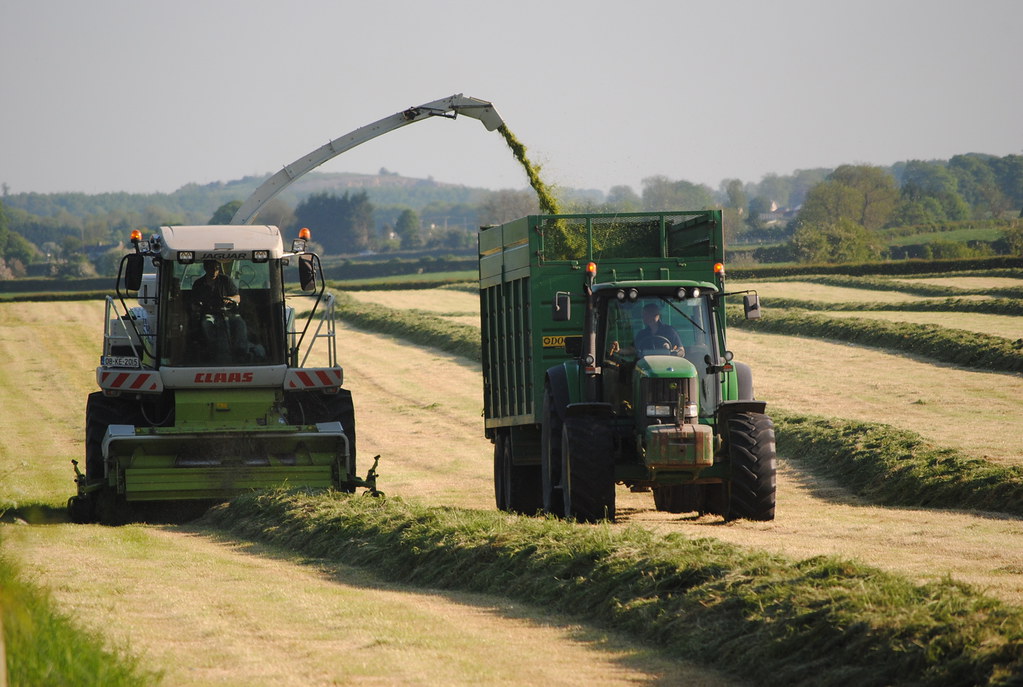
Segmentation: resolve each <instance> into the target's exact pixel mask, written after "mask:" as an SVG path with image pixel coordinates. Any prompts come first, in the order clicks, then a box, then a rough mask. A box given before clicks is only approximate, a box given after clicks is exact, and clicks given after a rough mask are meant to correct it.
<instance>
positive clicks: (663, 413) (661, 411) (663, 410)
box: [646, 405, 672, 417]
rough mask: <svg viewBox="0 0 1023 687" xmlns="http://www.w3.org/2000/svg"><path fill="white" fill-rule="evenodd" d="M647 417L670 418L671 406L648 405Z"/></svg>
mask: <svg viewBox="0 0 1023 687" xmlns="http://www.w3.org/2000/svg"><path fill="white" fill-rule="evenodd" d="M646 416H647V417H671V416H672V412H671V406H656V405H648V406H647V407H646Z"/></svg>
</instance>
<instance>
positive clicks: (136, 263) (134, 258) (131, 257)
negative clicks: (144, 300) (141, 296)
mask: <svg viewBox="0 0 1023 687" xmlns="http://www.w3.org/2000/svg"><path fill="white" fill-rule="evenodd" d="M125 259H126V263H125V265H124V288H125V289H126V290H128V291H138V290H139V289H140V288H141V287H142V272H143V271H145V268H146V258H145V256H144V255H142V253H130V254H128V255H127V256H125Z"/></svg>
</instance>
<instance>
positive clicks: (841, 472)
mask: <svg viewBox="0 0 1023 687" xmlns="http://www.w3.org/2000/svg"><path fill="white" fill-rule="evenodd" d="M772 417H773V419H774V422H775V427H776V430H777V437H778V450H779V452H780V453H781V454H782V455H785V456H790V457H797V456H798V460H799V461H800V462H805V463H809V464H810V465H811V466H812V469H813V471H814V472H815V473H817V474H823V475H827V476H829V477H832V478H834V479H836V480H837V481H838V482H840V483H841V484H842V485H843V486H845V487H846V488H848V489H850V490H852V491H854V492H855V493H857V494H859V495H860V496H863V497H865V498H867V499H868V500H869V501H872V502H874V503H880V504H885V505H893V506H926V507H930V508H963V509H977V510H985V511H997V512H999V513H1010V514H1014V515H1023V468H1021V467H1019V466H1002V465H996V464H994V463H991V462H989V461H986V460H981V459H979V458H971V457H969V456H966V455H964V454H963V453H962V452H960V451H957V450H955V449H949V448H940V447H937V446H935V445H933V444H931V443H930V442H928V441H926V440H925V439H924V438H923V437H921V436H920V435H919V434H916V433H915V432H910V431H906V430H901V429H896V428H895V427H891V426H889V425H879V424H873V423H867V422H856V421H852V420H840V419H837V418H825V417H813V416H802V415H795V414H792V413H786V412H784V411H779V410H777V409H776V410H774V411H772Z"/></svg>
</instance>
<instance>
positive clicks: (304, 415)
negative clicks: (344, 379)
mask: <svg viewBox="0 0 1023 687" xmlns="http://www.w3.org/2000/svg"><path fill="white" fill-rule="evenodd" d="M284 405H285V407H286V408H287V410H288V421H289V422H291V423H292V424H295V425H315V424H316V423H318V422H340V423H341V427H342V428H343V429H344V432H345V436H346V437H347V438H348V463H347V464H346V466H345V468H346V470H347V472H348V474H347V475H341V476H340V478H341V488H342V489H346V490H347V491H355V489H354V487H346V486H345V482H346V481H348V480H349V479H352V478H354V477H356V476H357V474H356V471H355V470H356V463H355V405H354V404H353V403H352V392H351V391H349V390H348V389H340V390H338V392H337V393H335V394H325V393H321V392H317V391H296V392H291V393H287V394H285V397H284Z"/></svg>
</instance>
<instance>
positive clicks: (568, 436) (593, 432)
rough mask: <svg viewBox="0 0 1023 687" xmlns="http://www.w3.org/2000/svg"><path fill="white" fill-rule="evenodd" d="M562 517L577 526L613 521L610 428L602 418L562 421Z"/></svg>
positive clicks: (612, 461) (588, 417) (577, 417)
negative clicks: (582, 523)
mask: <svg viewBox="0 0 1023 687" xmlns="http://www.w3.org/2000/svg"><path fill="white" fill-rule="evenodd" d="M561 432H562V433H561V457H562V458H561V474H562V485H563V487H562V494H563V496H564V512H565V517H574V518H575V519H576V520H578V521H580V522H599V521H600V520H611V521H614V519H615V466H614V451H613V441H614V440H613V437H612V435H611V428H610V427H609V426H608V424H607V422H604V421H603V420H602V419H601V418H597V417H590V416H586V415H581V416H574V417H568V418H565V423H564V424H563V425H562V429H561Z"/></svg>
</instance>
